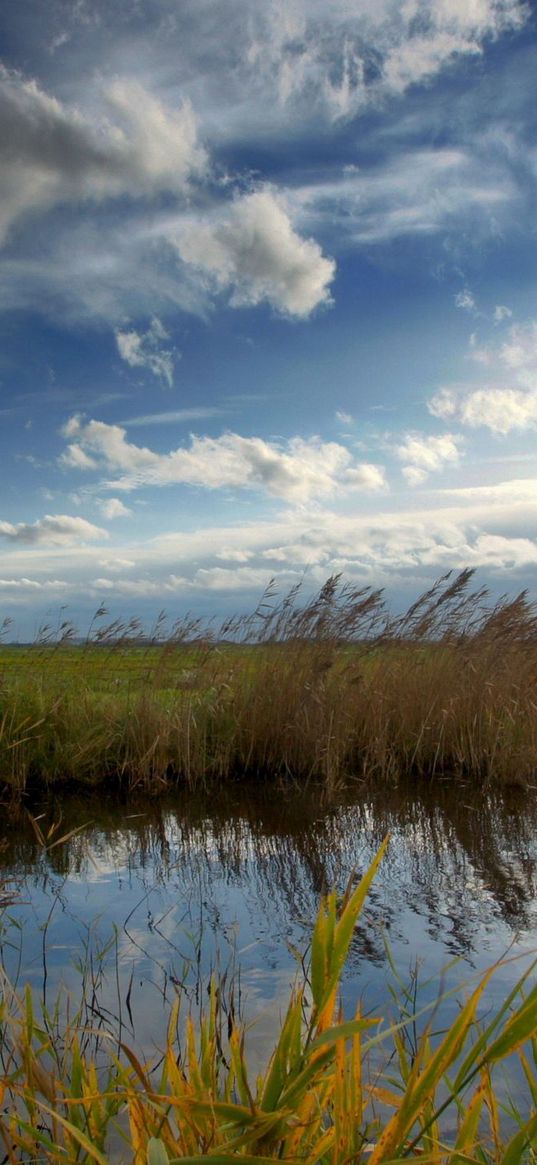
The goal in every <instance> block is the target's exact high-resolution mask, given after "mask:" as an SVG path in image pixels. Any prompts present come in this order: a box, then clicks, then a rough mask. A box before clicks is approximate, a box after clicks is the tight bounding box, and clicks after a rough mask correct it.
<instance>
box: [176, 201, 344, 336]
mask: <svg viewBox="0 0 537 1165" xmlns="http://www.w3.org/2000/svg"><path fill="white" fill-rule="evenodd" d="M175 243H176V246H177V250H178V252H179V254H180V256H181V258H182V259H183V261H184V262H185V263H189V264H193V265H194V266H196V267H198V268H199V269H200V270H201V271H203V272H205V273H206V274H207V275H208V276H209V277H210V279H211V280H212V281H213V282H214V284H215V286H216V287H219V288H223V289H225V288H232V295H231V303H232V305H233V306H235V307H252V306H253V305H255V304H258V303H260V302H262V301H263V300H266V301H267V302H268V303H270V304H271V305H272V307H274V308H276V310H277V311H281V312H285V313H287V314H288V315H292V316H298V317H302V318H305V317H306V316H309V315H310V314H311V312H312V311H313V309H314V308H315V307H318V306H319V304H322V303H329V302H330V292H329V285H330V283H331V282H332V280H333V278H334V275H335V263H334V261H333V260H332V259H327V258H326V257H325V256H324V255H323V254H322V252H321V248H320V247H319V245H318V243H316V242H315V240H314V239H304V238H302V237H301V236H300V235H299V234H297V233H296V231H295V230H294V229H293V225H292V223H291V220H290V218H289V213H288V210H287V208H286V204H285V201H284V199H283V198H282V197H281V196H278V195H277V194H275V193H274V192H273V191H271V190H258V191H256V192H254V193H253V194H245V195H244V196H243V197H242V198H238V199H237V200H236V201H235V202H234V203H233V204H232V205H231V207H226V208H224V209H223V210H222V211H221V212H215V213H214V214H213V216H212V217H210V216H207V217H206V218H205V219H199V218H198V219H196V218H193V219H192V220H191V221H190V222H188V223H186V224H185V227H184V229H183V230H182V231H181V232H180V233H179V234H178V235H177V236H176V239H175Z"/></svg>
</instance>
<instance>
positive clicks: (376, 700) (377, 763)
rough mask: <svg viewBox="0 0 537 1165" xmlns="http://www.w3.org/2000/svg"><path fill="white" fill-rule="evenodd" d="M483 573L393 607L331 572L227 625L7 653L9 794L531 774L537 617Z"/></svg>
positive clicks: (2, 685)
mask: <svg viewBox="0 0 537 1165" xmlns="http://www.w3.org/2000/svg"><path fill="white" fill-rule="evenodd" d="M470 583H471V573H470V572H463V574H461V575H459V576H457V577H456V578H455V579H449V578H446V579H444V580H442V581H441V582H440V583H439V584H437V586H436V587H435V588H433V589H432V590H431V591H430V592H429V593H428V594H427V595H425V596H423V597H422V598H421V599H420V600H419V601H418V602H417V603H416V604H414V605H413V606H412V607H411V609H410V610H409V611H408V612H407V613H406V614H405V615H403V616H400V617H399V618H398V619H390V618H389V617H388V615H387V613H386V607H385V603H384V599H383V596H382V594H381V593H380V592H375V591H371V590H366V591H360V592H357V591H353V590H352V589H349V588H348V587H345V586H341V585H340V583H339V580H337V579H335V580H334V579H332V580H329V581H328V583H327V584H326V585H325V587H324V588H323V589H322V590H321V592H320V593H319V594H318V595H317V596H316V597H315V598H314V599H313V600H312V601H311V602H310V603H309V604H307V605H306V606H299V605H298V601H297V597H298V592H294V593H292V594H291V595H290V596H287V598H286V599H284V600H283V601H282V602H280V603H277V602H276V603H274V602H271V601H270V598H271V597H270V595H269V598H268V599H265V600H264V601H263V602H262V603H261V604H260V606H259V607H258V609H257V611H256V612H255V613H254V615H253V616H250V617H249V618H248V619H244V620H236V621H230V622H229V623H228V624H227V625H224V626H223V627H221V628H219V629H218V630H217V631H214V630H212V631H211V630H210V629H209V628H207V627H202V626H201V625H200V624H197V623H194V622H189V623H188V622H187V623H185V624H182V625H180V626H176V627H175V628H174V629H173V631H172V633H170V635H169V636H168V637H167V638H166V639H164V641H161V642H159V641H158V640H157V638H156V636H155V635H153V636H152V637H151V640H150V641H146V642H143V643H142V642H140V639H139V637H138V640H136V638H135V636H134V634H133V623H132V622H131V623H130V624H128V625H127V627H122V626H121V625H119V624H117V622H116V623H113V624H111V625H109V626H108V627H107V626H104V627H102V628H101V629H100V630H96V629H95V628H93V629H92V633H91V634H90V635H89V636H88V638H87V640H86V642H85V643H83V644H77V645H75V644H74V643H73V642H72V633H71V629H70V628H69V627H68V625H66V626H67V631H66V630H65V629H64V630H63V632H61V630H60V633H59V635H58V636H57V637H56V638H54V636H51V635H50V634H49V635H48V637H46V636H45V637H42V639H41V641H40V642H38V643H36V644H35V645H33V646H31V647H15V646H10V645H4V646H3V647H2V648H0V782H1V784H2V786H3V790H4V799H5V800H10V801H12V802H17V801H20V800H21V798H24V797H25V795H27V794H28V793H29V792H35V791H36V790H38V791H42V790H46V789H47V788H51V787H55V788H56V789H58V788H61V787H62V786H65V785H66V784H67V783H71V784H73V783H75V784H77V783H78V784H80V785H86V786H88V785H89V786H97V785H100V784H104V785H108V786H110V787H111V788H117V787H118V786H119V787H121V788H122V789H123V790H125V791H127V792H129V791H133V790H135V789H141V788H144V789H145V790H149V791H151V792H152V793H155V794H156V793H158V792H161V791H164V790H165V789H169V787H170V785H171V784H173V783H174V782H182V783H184V784H186V785H189V786H195V785H199V784H200V783H204V784H209V783H211V782H214V781H220V782H221V781H226V780H229V779H234V778H239V777H248V778H255V777H262V778H267V777H269V778H270V777H278V776H282V775H283V776H287V777H292V778H295V779H297V780H300V781H303V780H308V779H320V780H322V781H325V782H326V783H327V784H328V785H331V786H333V785H334V784H335V783H337V782H340V781H344V780H348V779H360V780H366V781H368V780H372V781H377V780H379V781H389V782H395V781H397V780H399V779H400V778H401V777H404V778H405V779H406V778H408V777H412V776H419V777H426V778H431V779H434V778H437V777H440V776H442V777H449V776H454V777H461V776H463V777H465V778H469V779H471V780H473V781H475V782H478V783H484V782H485V783H486V782H500V783H519V784H528V785H531V784H534V783H537V716H536V714H535V710H536V708H537V618H536V613H535V607H534V605H533V604H532V603H530V602H529V601H528V600H527V598H526V597H525V596H518V597H517V598H515V599H514V600H504V601H502V602H501V603H499V604H496V605H493V604H490V603H488V602H487V596H486V594H485V593H484V592H483V591H474V592H472V591H471V589H470Z"/></svg>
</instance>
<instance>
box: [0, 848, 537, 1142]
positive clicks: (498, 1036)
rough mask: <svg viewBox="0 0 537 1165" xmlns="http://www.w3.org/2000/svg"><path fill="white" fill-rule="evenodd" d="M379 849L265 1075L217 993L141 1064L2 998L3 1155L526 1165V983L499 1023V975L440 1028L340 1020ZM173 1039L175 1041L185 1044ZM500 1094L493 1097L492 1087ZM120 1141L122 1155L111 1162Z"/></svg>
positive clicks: (531, 1138) (347, 900)
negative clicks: (508, 1078)
mask: <svg viewBox="0 0 537 1165" xmlns="http://www.w3.org/2000/svg"><path fill="white" fill-rule="evenodd" d="M385 845H386V843H385V844H384V846H383V847H382V849H381V851H380V852H379V854H378V855H377V858H376V859H375V861H374V862H373V864H372V866H371V868H370V869H369V871H368V872H367V873H366V874H365V875H364V877H363V878H362V879H361V881H360V882H359V883H358V885H356V884H354V885H353V884H349V887H348V889H347V892H346V893H345V895H344V896H343V899H342V900H339V901H338V900H337V898H336V895H335V893H331V894H329V895H328V896H327V897H326V898H325V899H324V900H323V901H322V902H321V904H320V907H319V912H318V916H317V920H316V923H315V927H314V930H313V937H312V942H311V952H310V962H309V966H308V969H307V970H306V971H304V970H302V971H301V973H300V975H299V977H298V979H297V982H296V984H295V987H294V989H293V991H292V993H291V996H290V1000H289V1004H288V1008H287V1011H286V1014H285V1016H284V1017H283V1020H282V1022H281V1028H280V1031H279V1034H278V1037H277V1039H276V1041H275V1044H274V1047H273V1049H272V1050H271V1051H270V1052H269V1050H268V1049H267V1057H266V1061H267V1067H266V1069H265V1071H264V1072H262V1073H261V1074H260V1075H258V1077H257V1078H256V1079H254V1078H252V1075H251V1073H250V1072H249V1069H248V1064H247V1058H246V1053H245V1039H246V1032H245V1029H244V1026H243V1025H242V1024H241V1023H240V1022H239V1021H237V1020H236V1019H235V1017H234V1014H233V1011H232V1010H228V1011H227V1013H226V1012H225V1010H224V1005H223V996H222V991H221V985H220V984H219V983H218V982H217V981H216V980H214V979H213V980H212V982H211V984H210V989H209V993H208V996H207V1005H206V1007H205V1009H202V1013H201V1015H200V1016H199V1018H198V1020H197V1021H196V1023H194V1021H193V1020H192V1017H191V1016H188V1017H187V1018H186V1022H185V1024H183V1025H181V1023H180V1016H179V1012H180V1005H181V999H180V997H179V996H178V997H177V1000H176V1003H175V1004H174V1005H173V1006H172V1007H171V1009H170V1013H169V1017H168V1019H169V1024H168V1037H167V1040H166V1042H165V1045H164V1046H163V1048H162V1051H161V1053H159V1055H158V1056H157V1057H156V1058H155V1061H154V1062H142V1061H141V1060H140V1059H139V1058H138V1057H137V1056H136V1054H135V1053H134V1052H133V1050H132V1049H131V1048H129V1047H128V1046H126V1045H125V1044H124V1043H123V1042H120V1043H119V1045H118V1043H117V1033H116V1034H115V1033H113V1032H110V1033H109V1034H108V1035H107V1034H106V1033H103V1032H102V1031H100V1033H98V1034H97V1035H96V1034H95V1032H92V1031H91V1028H90V1029H88V1026H87V1025H83V1024H82V1023H81V1021H80V1018H79V1017H75V1018H74V1019H73V1020H71V1022H70V1023H68V1024H66V1025H65V1026H64V1027H63V1029H62V1030H59V1025H58V1018H57V1016H58V1012H57V1013H56V1015H51V1014H50V1013H46V1012H42V1013H41V1014H37V1012H36V1008H35V1003H34V999H33V997H32V994H31V991H30V990H28V991H27V993H26V996H25V998H24V999H17V998H16V996H15V995H14V993H12V992H10V990H9V987H8V985H7V984H4V992H3V996H4V998H3V1003H2V1005H1V1010H0V1035H1V1045H0V1051H1V1058H2V1066H3V1068H2V1074H1V1075H0V1091H1V1097H0V1100H1V1104H0V1109H1V1111H0V1141H1V1143H2V1146H3V1151H4V1161H5V1162H6V1163H7V1162H9V1163H10V1165H14V1163H15V1162H20V1161H27V1162H30V1161H32V1162H38V1161H39V1162H53V1163H60V1162H64V1163H66V1165H75V1163H78V1165H86V1163H90V1162H97V1163H99V1165H107V1163H108V1162H111V1161H112V1160H113V1159H114V1160H118V1159H119V1160H121V1161H123V1162H125V1163H128V1162H131V1163H132V1165H146V1163H147V1165H166V1163H169V1162H172V1161H178V1162H179V1161H182V1162H190V1161H191V1162H194V1161H195V1160H196V1161H203V1162H206V1163H207V1165H209V1163H212V1165H228V1163H231V1162H232V1161H234V1160H236V1159H238V1160H242V1161H244V1162H247V1163H249V1165H263V1163H266V1162H274V1163H275V1162H281V1161H287V1162H307V1163H308V1165H317V1163H318V1165H350V1163H351V1162H368V1163H369V1165H388V1162H396V1161H397V1162H399V1161H404V1160H409V1159H411V1160H415V1159H417V1160H419V1161H420V1162H421V1163H422V1165H423V1163H425V1162H427V1163H428V1165H429V1163H430V1165H444V1163H445V1165H522V1163H523V1162H528V1163H533V1162H534V1160H535V1152H536V1150H537V1076H536V1071H535V1064H536V1062H537V1039H536V1035H535V1033H536V1030H537V985H533V986H532V985H531V982H530V980H529V975H528V974H526V976H525V977H524V978H523V979H522V980H521V982H520V983H519V984H518V985H517V986H516V987H515V988H514V989H513V990H512V991H511V993H510V995H509V996H508V998H507V999H506V1000H505V1002H504V1003H503V1005H502V1006H501V1008H500V1010H499V1011H498V1012H497V1013H496V1014H492V1013H491V1012H490V1009H487V1010H486V1011H485V1012H484V1018H480V1012H483V999H484V992H485V990H486V987H487V984H488V983H489V981H490V978H491V975H492V974H493V971H492V970H491V971H490V972H488V974H487V975H485V977H484V978H483V979H482V980H481V981H480V982H479V983H478V984H477V985H476V986H474V987H473V988H472V989H468V991H467V994H466V998H465V999H464V1000H460V1005H459V1010H458V1012H457V1014H456V1016H455V1018H454V1020H453V1021H452V1023H451V1024H450V1025H449V1026H447V1027H442V1026H440V1024H439V1020H438V1018H437V1008H436V1006H432V1007H431V1006H428V1007H425V1008H423V1009H422V1010H421V1011H418V1012H416V1011H414V1010H413V1009H412V1008H411V1007H409V999H410V995H409V994H408V993H405V992H404V991H401V993H400V1008H399V1014H398V1015H396V1016H395V1019H393V1018H392V1019H391V1020H383V1019H382V1018H380V1017H378V1016H375V1017H372V1016H370V1015H365V1014H364V1013H363V1012H362V1010H361V1007H360V1006H359V1007H358V1008H357V1010H356V1012H355V1014H354V1016H352V1017H351V1018H346V1017H344V1016H343V1014H342V1012H341V1008H340V1004H339V984H340V978H341V974H342V972H343V970H344V967H345V963H346V960H347V956H348V952H349V947H350V945H351V943H352V938H353V934H354V931H355V927H356V925H357V922H358V919H359V916H360V912H361V910H362V908H363V904H364V901H365V899H366V896H367V892H368V890H369V887H370V885H371V882H372V880H373V878H374V875H375V872H376V869H377V868H378V865H379V862H380V861H381V858H382V854H383V851H384V849H385ZM179 1032H181V1035H179V1034H178V1033H179ZM513 1060H516V1061H518V1065H519V1068H520V1080H521V1084H520V1085H519V1086H518V1088H517V1099H516V1102H515V1101H514V1100H513V1099H509V1098H508V1099H507V1101H501V1100H500V1097H501V1096H502V1095H503V1094H504V1090H503V1089H502V1088H501V1087H498V1083H497V1077H498V1072H499V1070H501V1068H502V1065H505V1064H506V1063H511V1064H512V1062H513ZM500 1083H501V1082H500ZM118 1138H120V1141H121V1143H122V1145H123V1150H122V1152H120V1153H119V1154H118V1152H117V1150H116V1151H115V1153H114V1156H112V1155H111V1152H112V1151H111V1145H112V1144H113V1143H114V1139H115V1142H116V1144H117V1140H118Z"/></svg>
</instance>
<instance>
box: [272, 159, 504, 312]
mask: <svg viewBox="0 0 537 1165" xmlns="http://www.w3.org/2000/svg"><path fill="white" fill-rule="evenodd" d="M516 197H517V191H516V187H515V185H514V183H513V178H512V175H511V174H510V173H509V171H508V170H507V169H506V168H505V166H504V165H503V164H499V163H498V162H497V161H496V159H492V158H488V159H487V166H486V175H485V174H484V172H483V162H482V160H481V159H480V158H479V157H476V154H475V150H468V149H466V148H462V147H460V146H457V147H454V146H449V147H443V148H437V149H427V148H424V149H405V150H403V151H401V152H399V153H393V154H392V155H391V156H390V157H389V158H388V159H387V160H386V159H383V160H382V161H380V162H378V163H377V164H376V165H370V166H369V167H368V168H367V169H366V168H364V169H363V170H361V169H357V170H356V171H349V170H348V169H345V170H344V171H343V173H342V174H341V176H340V177H337V178H333V177H331V178H327V179H325V180H324V181H317V182H315V183H310V184H308V185H303V186H300V187H297V188H296V189H295V190H294V191H293V192H292V198H293V200H294V202H296V204H297V206H298V207H299V209H300V211H301V214H302V219H303V221H304V223H305V225H306V226H309V227H310V229H318V228H319V226H320V224H321V223H322V222H323V221H324V220H326V218H327V217H328V216H329V218H330V221H331V223H332V224H334V225H336V226H337V227H338V229H339V230H340V231H341V232H342V233H343V234H344V236H346V237H348V238H351V239H353V240H354V241H355V242H357V243H383V242H387V241H389V240H390V239H393V238H398V237H401V236H405V235H429V234H434V233H436V232H438V231H439V230H442V229H449V228H451V229H452V228H453V226H454V224H456V223H457V222H462V223H464V224H465V227H466V228H467V227H468V223H471V224H472V235H473V236H474V237H480V236H481V235H483V233H484V232H490V231H497V229H498V222H499V221H500V219H501V216H502V214H504V213H505V212H506V211H507V209H508V208H509V207H512V205H513V202H514V201H515V199H516ZM466 294H467V295H469V296H470V295H471V293H469V292H468V293H466Z"/></svg>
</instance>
